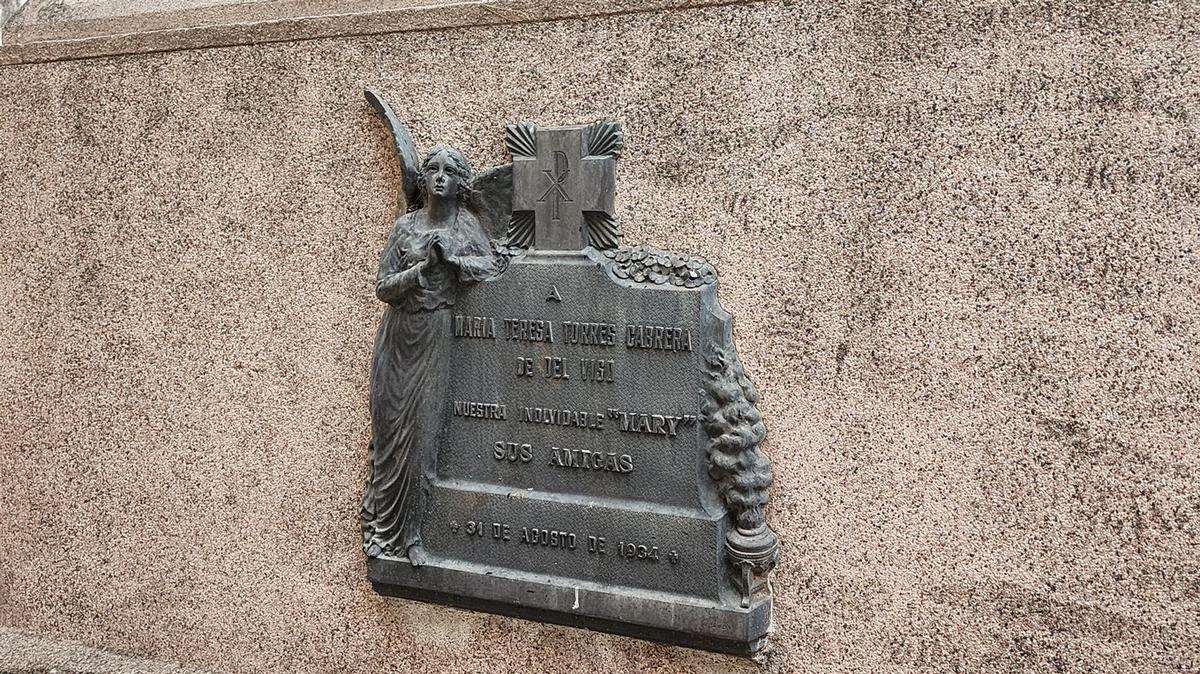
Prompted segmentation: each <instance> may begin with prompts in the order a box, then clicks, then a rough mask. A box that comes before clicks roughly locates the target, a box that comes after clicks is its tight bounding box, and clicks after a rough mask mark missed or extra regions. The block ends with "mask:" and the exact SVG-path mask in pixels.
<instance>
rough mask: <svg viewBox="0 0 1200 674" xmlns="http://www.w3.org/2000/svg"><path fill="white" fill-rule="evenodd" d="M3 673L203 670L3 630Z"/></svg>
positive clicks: (187, 673) (173, 673)
mask: <svg viewBox="0 0 1200 674" xmlns="http://www.w3.org/2000/svg"><path fill="white" fill-rule="evenodd" d="M0 672H4V674H204V673H203V672H201V671H200V670H196V669H191V668H184V667H179V666H177V665H172V664H168V663H163V662H156V661H153V660H146V659H144V658H131V657H126V656H122V655H118V654H115V653H110V652H107V651H102V650H99V649H95V648H89V647H87V646H85V645H83V644H81V643H78V642H73V641H62V640H55V639H47V638H44V637H36V636H32V635H29V634H21V633H19V632H13V631H10V630H0Z"/></svg>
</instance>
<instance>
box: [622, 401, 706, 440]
mask: <svg viewBox="0 0 1200 674" xmlns="http://www.w3.org/2000/svg"><path fill="white" fill-rule="evenodd" d="M608 418H609V419H614V420H616V421H617V422H618V423H617V428H618V429H620V431H621V432H622V433H646V434H650V435H666V436H669V437H672V438H673V437H675V436H676V435H678V434H679V429H680V428H683V427H685V426H691V425H694V424H695V423H696V417H695V416H693V415H691V414H685V415H683V416H674V415H671V414H643V413H641V412H630V411H628V410H616V409H611V408H610V409H609V410H608Z"/></svg>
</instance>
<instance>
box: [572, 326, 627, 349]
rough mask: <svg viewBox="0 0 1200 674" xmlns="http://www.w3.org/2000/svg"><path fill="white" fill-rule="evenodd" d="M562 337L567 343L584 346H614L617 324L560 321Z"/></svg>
mask: <svg viewBox="0 0 1200 674" xmlns="http://www.w3.org/2000/svg"><path fill="white" fill-rule="evenodd" d="M561 325H562V338H563V341H564V342H566V343H567V344H582V345H584V346H615V345H616V343H617V326H615V325H613V324H612V323H577V322H575V321H563V322H562V324H561Z"/></svg>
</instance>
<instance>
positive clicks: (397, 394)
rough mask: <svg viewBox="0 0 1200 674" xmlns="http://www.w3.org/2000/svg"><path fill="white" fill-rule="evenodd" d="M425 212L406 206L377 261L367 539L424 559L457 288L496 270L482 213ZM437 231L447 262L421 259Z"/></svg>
mask: <svg viewBox="0 0 1200 674" xmlns="http://www.w3.org/2000/svg"><path fill="white" fill-rule="evenodd" d="M422 215H423V214H421V213H419V212H418V213H407V214H405V215H403V216H401V217H400V218H399V219H398V220H397V221H396V224H395V226H394V227H393V229H392V233H391V236H389V237H388V243H387V247H386V248H385V249H384V251H383V255H382V256H381V257H380V261H379V274H378V277H377V285H376V294H377V296H378V297H379V299H380V300H382V301H384V302H386V303H387V305H388V306H387V309H386V310H385V311H384V314H383V318H382V319H381V320H380V323H379V331H378V332H377V333H376V336H375V354H374V357H373V359H372V363H371V446H370V448H369V449H368V454H369V461H370V475H369V477H368V479H367V488H366V495H365V496H364V497H363V506H362V529H363V547H364V548H365V549H366V551H367V555H368V556H370V557H380V556H386V557H392V558H403V557H407V558H408V559H409V561H410V562H412V564H413V565H420V564H421V563H422V562H423V560H424V558H425V554H424V552H423V551H422V549H421V532H420V527H421V521H422V519H424V515H425V512H426V509H427V502H428V497H429V489H430V479H431V478H432V477H433V476H434V472H435V469H436V465H435V461H436V452H437V436H438V433H439V432H440V429H441V428H442V427H443V426H444V415H445V408H446V402H447V393H448V391H447V382H448V379H449V377H448V363H447V360H448V349H449V343H450V340H449V338H450V330H451V313H450V309H449V307H451V306H452V305H453V304H454V298H455V295H456V294H457V293H458V292H459V291H460V288H461V287H462V286H464V285H465V284H470V283H475V282H477V281H480V280H482V279H485V278H488V277H490V276H492V275H494V274H495V272H496V264H495V259H494V258H493V255H492V249H491V244H490V242H489V241H488V238H487V236H486V235H485V234H484V232H483V228H482V227H481V226H480V224H479V221H478V220H477V219H476V218H475V217H474V216H473V215H472V214H471V213H470V212H469V211H467V210H466V209H460V210H459V212H458V215H457V217H455V219H454V222H453V224H452V225H451V226H450V227H449V228H447V229H432V230H431V229H426V228H425V227H426V224H425V222H424V220H425V218H423V217H422ZM435 241H437V242H438V243H439V245H440V249H441V255H442V257H443V260H444V262H442V263H441V264H439V265H438V266H437V267H436V268H435V269H433V270H426V271H424V272H422V271H421V270H420V267H419V265H420V264H421V263H422V261H424V260H425V259H426V258H427V257H428V256H429V254H430V249H431V247H432V246H433V245H434V242H435Z"/></svg>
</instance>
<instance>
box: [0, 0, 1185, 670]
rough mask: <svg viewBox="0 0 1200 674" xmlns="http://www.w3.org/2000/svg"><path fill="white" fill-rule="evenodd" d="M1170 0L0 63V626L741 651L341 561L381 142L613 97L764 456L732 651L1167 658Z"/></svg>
mask: <svg viewBox="0 0 1200 674" xmlns="http://www.w3.org/2000/svg"><path fill="white" fill-rule="evenodd" d="M1198 20H1200V17H1198V16H1197V9H1196V8H1195V6H1194V5H1191V4H1189V3H1183V2H1180V3H1156V4H1146V5H1142V4H1133V3H1111V4H1108V3H1087V4H1084V3H1079V4H1063V3H1057V2H1056V3H1045V4H1037V3H1020V4H1015V3H1014V4H1008V3H971V2H957V3H926V4H917V5H909V4H889V3H847V4H840V3H803V4H801V5H793V4H790V3H762V4H753V5H736V6H727V7H717V8H704V9H693V10H688V11H680V12H668V13H647V14H632V15H624V16H615V17H606V18H589V19H573V20H563V21H557V22H548V23H541V24H522V25H509V26H491V27H474V28H463V29H461V30H445V31H436V32H424V33H417V32H412V33H404V34H398V35H392V36H386V37H378V36H377V37H364V38H357V39H337V40H318V41H307V42H301V43H295V44H287V43H281V44H274V45H264V46H258V47H236V48H228V49H215V50H207V51H182V52H173V53H169V54H158V55H146V56H131V57H120V58H112V59H101V60H93V61H74V62H66V63H54V64H40V65H21V66H8V67H3V68H0V91H4V92H5V95H4V96H3V97H0V148H4V151H3V152H2V153H0V213H3V216H0V218H2V220H0V223H2V225H3V228H4V231H3V237H0V410H3V414H0V513H2V515H0V540H3V541H4V545H3V546H0V625H4V626H8V627H12V628H18V629H21V630H25V631H29V632H33V633H36V634H41V635H54V636H58V637H63V638H68V639H77V640H81V641H84V642H87V643H89V644H93V645H100V646H104V647H108V648H114V649H118V650H120V651H121V652H126V653H136V654H138V655H141V656H145V657H151V658H155V659H162V660H167V661H175V662H182V663H186V664H188V665H191V666H196V667H200V668H205V669H212V670H217V671H228V672H264V671H338V672H367V671H376V670H382V671H395V670H400V671H430V672H444V671H476V670H484V669H486V670H489V671H512V672H517V671H562V670H563V669H566V668H569V669H572V670H576V671H605V672H616V671H629V670H639V671H650V672H655V671H660V672H667V671H671V672H677V671H714V672H715V671H721V672H727V671H753V670H755V665H753V664H751V663H749V662H743V661H739V660H735V659H731V658H726V657H722V656H715V655H708V654H704V653H698V652H693V651H687V650H682V649H676V648H671V647H666V646H659V645H653V644H647V643H642V642H639V641H636V640H632V639H625V638H619V637H613V636H606V635H598V634H592V633H587V632H580V631H575V630H572V629H568V628H560V627H552V626H546V625H539V624H534V623H527V622H521V621H515V620H510V619H505V618H498V617H491V616H485V615H479V614H472V613H466V612H461V611H456V610H453V609H447V608H442V607H435V606H427V605H421V604H412V603H405V602H400V601H394V600H385V599H382V598H379V597H377V596H375V595H374V594H372V593H371V591H370V589H369V587H368V586H367V583H366V582H365V580H364V577H365V574H364V564H363V560H362V557H361V552H360V550H359V549H358V541H357V538H358V534H357V524H356V515H357V510H358V502H357V499H358V497H359V494H360V489H361V485H362V479H363V476H364V474H365V465H364V462H365V446H366V437H367V410H366V387H367V381H366V378H367V362H368V358H369V354H370V351H371V339H372V334H373V333H372V331H373V328H374V325H375V321H376V319H377V316H378V313H379V306H378V305H377V303H376V302H375V300H374V299H373V297H372V286H371V279H372V275H373V272H374V265H375V258H376V255H377V253H378V251H379V249H380V247H381V246H382V244H383V241H384V236H385V233H386V231H387V227H388V221H389V219H390V216H391V213H392V209H393V208H394V206H395V203H396V201H397V197H396V191H397V189H398V186H399V184H398V178H397V174H396V170H395V167H394V166H393V164H392V162H391V157H390V155H389V153H390V149H389V147H388V144H387V139H386V137H385V134H384V131H383V129H382V128H381V126H380V125H379V123H378V122H376V121H375V120H374V119H373V118H372V117H371V115H370V113H369V111H368V109H367V106H366V104H365V103H364V102H363V100H362V97H361V94H360V90H361V89H362V87H363V86H365V85H368V84H369V85H374V86H378V87H380V88H381V89H382V90H384V91H385V92H386V93H387V94H388V95H389V96H390V97H391V98H392V99H393V100H394V101H395V102H396V103H397V108H398V112H400V114H401V115H402V116H404V117H406V118H407V119H408V120H410V121H411V125H410V128H411V129H412V131H413V135H414V136H415V137H416V139H417V141H418V143H420V144H421V145H423V146H426V147H427V146H429V145H431V144H433V143H435V142H438V143H451V144H455V145H459V146H461V147H463V148H464V149H465V150H467V151H468V154H469V155H470V156H472V157H473V158H474V159H475V161H476V165H477V166H483V165H486V164H488V163H492V162H498V161H500V160H501V157H502V147H503V146H502V142H501V133H500V129H501V124H502V123H503V122H505V121H511V120H515V119H524V118H527V119H532V120H535V121H539V122H542V123H546V124H551V123H556V124H558V123H570V122H579V121H587V120H590V119H593V118H595V117H598V116H602V115H608V116H612V117H615V118H618V119H621V120H623V121H624V122H625V124H626V129H627V131H628V148H627V152H626V155H625V157H624V158H623V159H622V160H621V162H620V163H619V164H618V186H619V192H618V209H619V215H620V217H621V218H622V220H623V224H624V228H625V231H626V232H627V233H628V235H629V238H630V239H631V240H635V241H636V240H644V241H646V242H648V243H650V244H651V245H654V246H656V247H663V248H674V249H678V250H681V251H685V252H692V253H701V254H704V255H705V256H706V257H708V258H709V259H710V260H711V261H712V262H713V263H714V264H715V265H716V266H717V268H718V269H719V270H720V271H721V273H722V276H721V287H722V301H723V304H724V305H725V307H726V308H727V309H729V310H730V311H732V312H733V313H734V314H735V316H736V317H737V322H736V328H735V329H736V335H737V340H738V345H739V350H740V352H741V355H742V359H743V361H744V362H745V365H746V368H747V370H748V371H749V372H750V373H751V374H752V375H753V376H754V378H755V380H756V382H757V383H758V385H759V388H760V391H761V392H762V395H763V401H762V403H761V405H760V407H761V409H762V411H763V415H764V417H765V418H766V420H767V422H768V425H769V428H770V432H771V434H770V436H769V439H768V441H767V444H766V446H765V451H767V453H769V454H770V456H771V458H772V459H773V461H774V465H775V471H776V476H777V487H776V488H775V490H774V493H773V498H774V507H773V510H772V512H771V522H772V525H773V526H774V527H775V528H776V530H778V531H779V532H780V534H781V536H782V537H783V540H784V543H785V549H784V557H783V560H782V565H781V567H780V569H779V571H778V572H777V574H776V580H775V588H776V592H777V596H776V617H777V623H778V625H777V634H776V639H775V644H776V645H775V650H774V652H773V654H772V655H771V656H770V658H769V660H768V662H767V668H768V669H769V670H771V671H789V672H790V671H797V672H833V671H838V672H847V671H849V672H877V671H910V670H921V671H968V672H970V671H987V672H1055V671H1089V672H1122V673H1124V672H1163V671H1184V672H1188V671H1197V670H1200V655H1197V648H1196V644H1197V643H1200V583H1198V581H1197V578H1200V545H1198V538H1200V487H1198V486H1197V484H1198V477H1200V452H1197V450H1196V447H1197V443H1198V441H1200V437H1198V436H1200V419H1198V418H1197V405H1198V404H1200V389H1198V386H1197V383H1196V382H1197V381H1200V372H1198V370H1200V358H1198V357H1197V354H1196V346H1195V345H1196V343H1197V338H1198V337H1200V335H1198V334H1197V332H1198V330H1197V318H1198V314H1200V309H1198V308H1197V302H1196V297H1197V294H1200V265H1198V264H1197V249H1198V246H1200V240H1198V239H1200V227H1198V223H1197V217H1198V214H1200V208H1198V206H1200V188H1198V187H1197V186H1198V185H1200V145H1198V144H1197V140H1196V134H1197V119H1200V100H1198V97H1200V53H1198V49H1200V39H1198V38H1200V35H1198V30H1197V26H1198V25H1200V23H1198Z"/></svg>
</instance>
